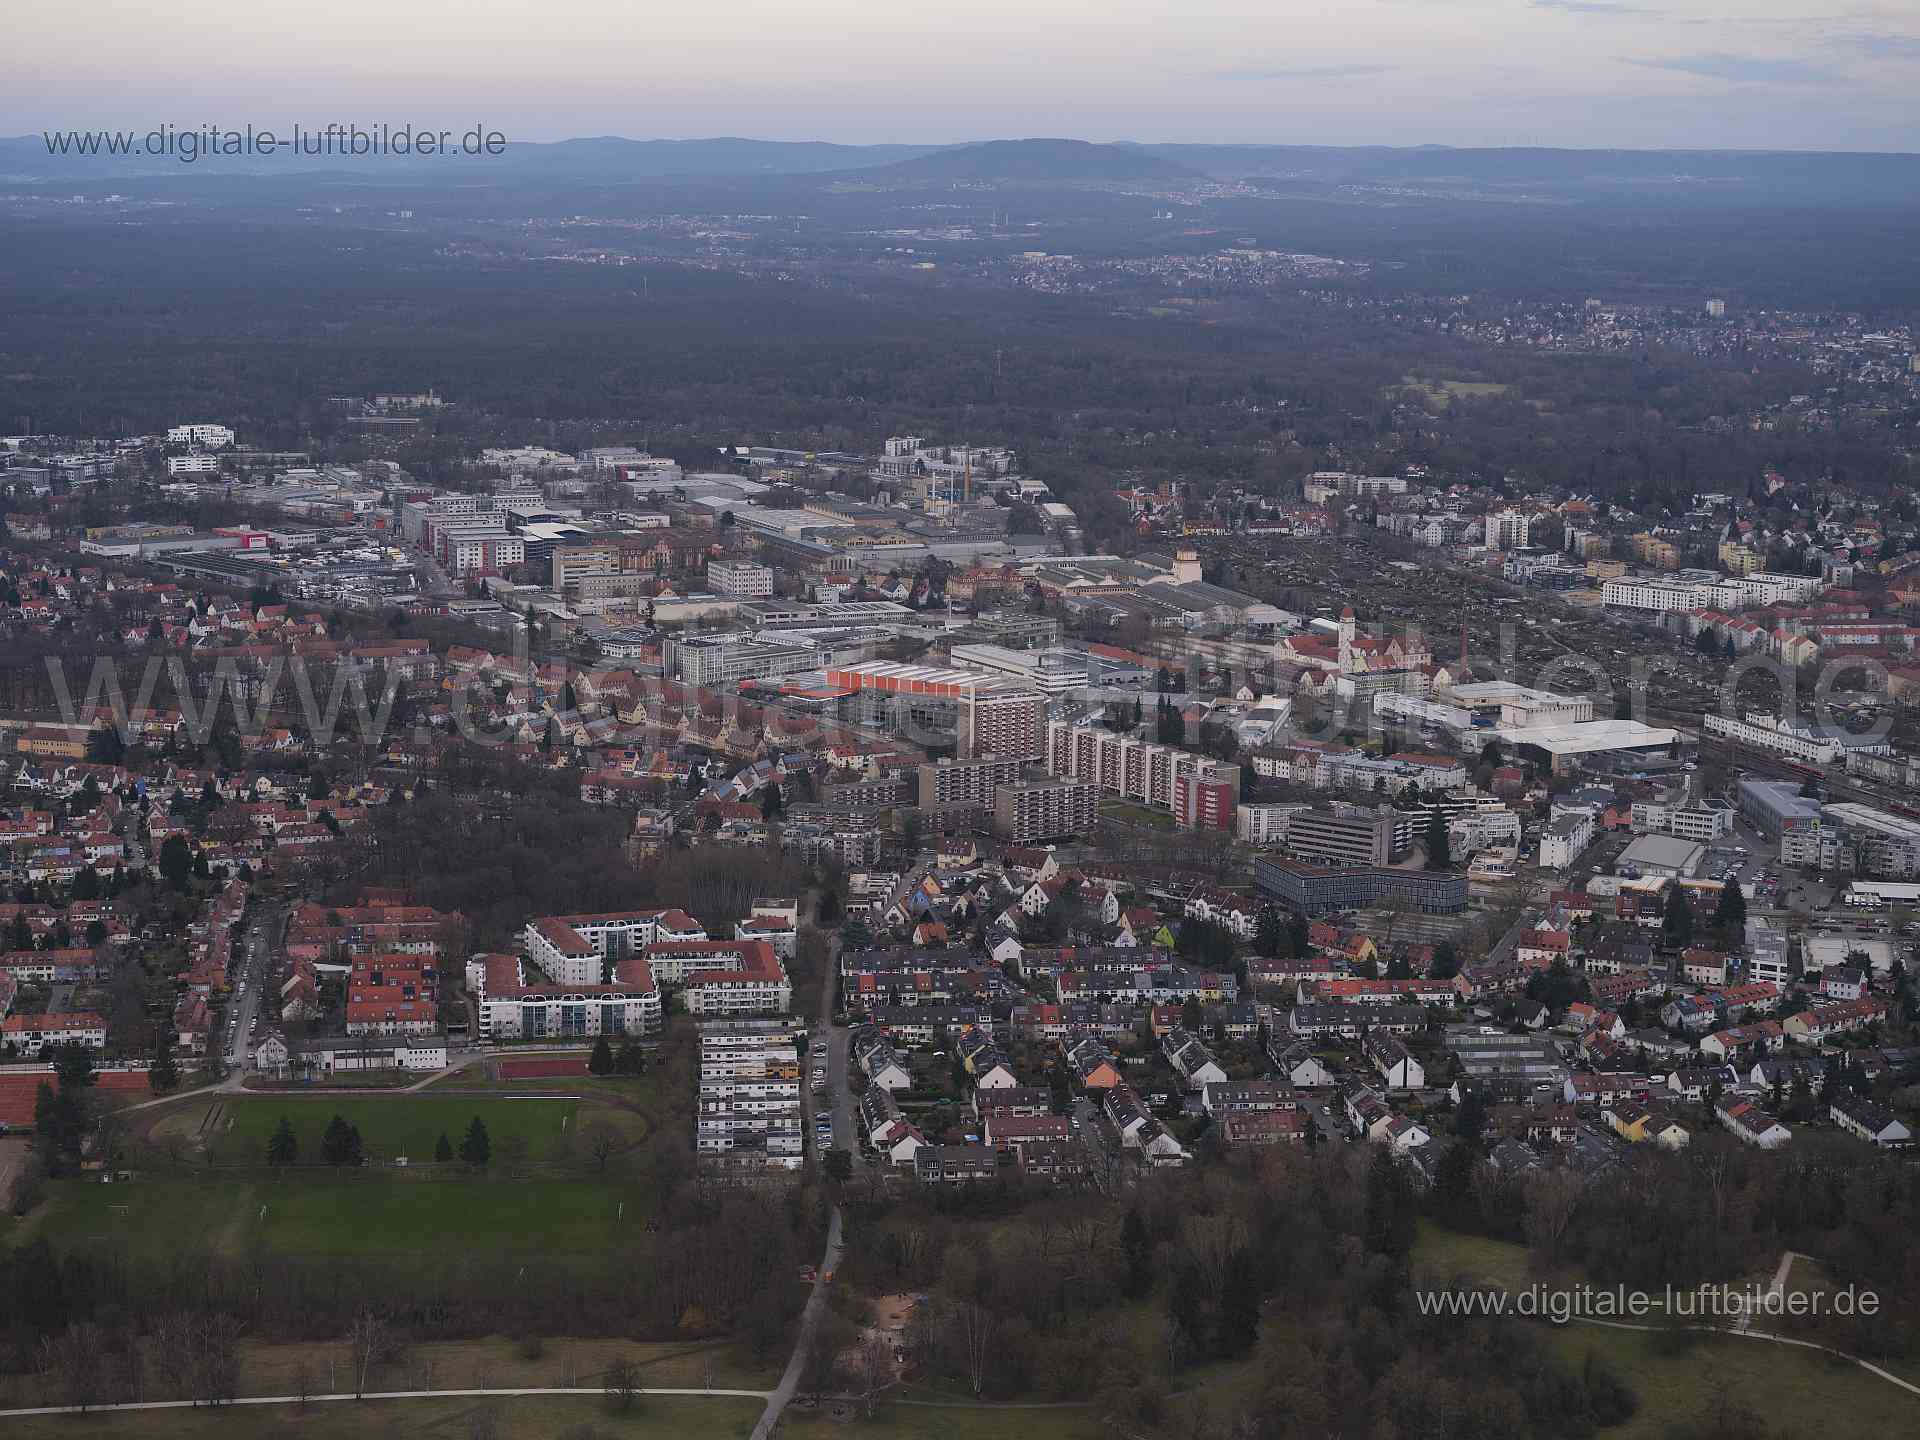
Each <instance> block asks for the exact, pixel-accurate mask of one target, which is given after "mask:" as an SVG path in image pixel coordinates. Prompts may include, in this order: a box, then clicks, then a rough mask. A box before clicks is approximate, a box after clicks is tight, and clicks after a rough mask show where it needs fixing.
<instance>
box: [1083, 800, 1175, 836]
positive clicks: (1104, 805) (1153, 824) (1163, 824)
mask: <svg viewBox="0 0 1920 1440" xmlns="http://www.w3.org/2000/svg"><path fill="white" fill-rule="evenodd" d="M1100 814H1101V815H1102V816H1104V817H1105V818H1106V819H1109V820H1118V821H1120V822H1121V823H1122V824H1124V825H1133V826H1136V827H1138V828H1141V829H1146V830H1171V829H1173V816H1171V815H1168V814H1166V813H1164V812H1162V811H1159V810H1149V809H1148V808H1147V807H1146V806H1144V805H1135V804H1134V803H1132V802H1131V801H1129V800H1103V801H1101V802H1100Z"/></svg>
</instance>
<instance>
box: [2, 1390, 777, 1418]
mask: <svg viewBox="0 0 1920 1440" xmlns="http://www.w3.org/2000/svg"><path fill="white" fill-rule="evenodd" d="M606 1393H607V1391H606V1387H605V1386H601V1385H576V1386H571V1387H563V1386H538V1385H536V1386H527V1387H522V1388H520V1389H512V1390H504V1389H503V1390H369V1391H368V1392H367V1393H366V1394H364V1395H355V1394H353V1393H352V1392H351V1391H348V1392H346V1393H344V1394H339V1395H309V1396H307V1397H306V1398H305V1399H304V1400H303V1399H302V1398H301V1397H300V1396H298V1395H244V1396H241V1397H239V1398H237V1399H233V1400H222V1401H221V1402H220V1403H219V1404H218V1405H208V1404H206V1403H204V1402H202V1401H199V1400H135V1401H128V1402H127V1403H125V1404H119V1405H88V1406H85V1407H84V1408H83V1407H81V1406H78V1405H39V1406H35V1407H34V1408H32V1409H29V1410H0V1420H7V1419H11V1418H13V1417H15V1416H28V1415H112V1414H115V1413H117V1412H119V1411H129V1410H226V1409H231V1408H232V1407H234V1406H238V1405H332V1404H337V1403H339V1402H340V1401H342V1400H484V1399H488V1398H494V1399H512V1398H515V1397H519V1396H526V1395H599V1396H604V1395H605V1394H606ZM768 1393H769V1392H767V1391H765V1390H700V1389H691V1388H690V1389H684V1390H656V1389H640V1390H636V1391H634V1394H636V1395H712V1396H717V1397H721V1398H727V1397H731V1398H733V1399H736V1400H764V1399H766V1398H767V1395H768Z"/></svg>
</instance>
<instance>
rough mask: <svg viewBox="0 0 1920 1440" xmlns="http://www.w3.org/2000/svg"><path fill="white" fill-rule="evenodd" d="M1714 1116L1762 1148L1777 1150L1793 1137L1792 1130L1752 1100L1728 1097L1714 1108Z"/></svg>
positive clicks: (1725, 1126)
mask: <svg viewBox="0 0 1920 1440" xmlns="http://www.w3.org/2000/svg"><path fill="white" fill-rule="evenodd" d="M1714 1116H1715V1118H1716V1119H1718V1120H1719V1122H1720V1124H1721V1125H1722V1126H1723V1127H1724V1128H1726V1129H1727V1130H1729V1131H1731V1132H1732V1133H1733V1134H1734V1135H1736V1136H1738V1137H1739V1138H1740V1139H1741V1140H1744V1141H1745V1142H1746V1143H1747V1144H1749V1145H1757V1146H1759V1147H1760V1148H1761V1149H1762V1150H1777V1149H1778V1148H1779V1147H1780V1146H1782V1145H1785V1144H1786V1143H1787V1142H1788V1141H1789V1140H1791V1139H1793V1132H1792V1131H1791V1130H1789V1129H1787V1127H1786V1126H1785V1125H1782V1124H1781V1123H1780V1121H1779V1120H1777V1119H1776V1118H1774V1117H1773V1116H1772V1115H1770V1114H1768V1113H1767V1112H1766V1111H1765V1110H1762V1109H1761V1108H1760V1107H1759V1106H1758V1105H1755V1104H1754V1103H1753V1102H1752V1101H1750V1100H1736V1099H1733V1098H1732V1097H1728V1098H1727V1099H1724V1100H1722V1101H1721V1102H1720V1103H1719V1105H1717V1106H1716V1107H1715V1108H1714Z"/></svg>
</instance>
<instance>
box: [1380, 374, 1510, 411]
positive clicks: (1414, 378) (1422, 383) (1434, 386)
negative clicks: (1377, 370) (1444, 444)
mask: <svg viewBox="0 0 1920 1440" xmlns="http://www.w3.org/2000/svg"><path fill="white" fill-rule="evenodd" d="M1404 384H1405V388H1406V389H1408V390H1417V391H1419V392H1420V393H1421V394H1422V395H1425V396H1426V397H1427V398H1428V399H1430V400H1433V401H1436V402H1438V403H1439V404H1440V405H1442V406H1445V405H1447V404H1449V403H1450V402H1452V401H1454V400H1456V399H1462V398H1467V399H1484V398H1485V397H1487V396H1489V395H1504V394H1506V393H1507V391H1508V390H1510V389H1512V388H1513V387H1512V386H1510V385H1502V384H1499V383H1497V382H1495V381H1491V380H1429V379H1427V378H1426V377H1425V376H1423V375H1409V376H1407V377H1406V379H1405V381H1404Z"/></svg>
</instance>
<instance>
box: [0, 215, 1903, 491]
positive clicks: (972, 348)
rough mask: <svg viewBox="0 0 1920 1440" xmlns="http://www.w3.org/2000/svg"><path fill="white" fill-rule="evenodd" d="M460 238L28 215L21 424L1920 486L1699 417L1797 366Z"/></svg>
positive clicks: (1232, 307) (1405, 320) (1047, 466)
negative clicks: (511, 247) (1780, 477)
mask: <svg viewBox="0 0 1920 1440" xmlns="http://www.w3.org/2000/svg"><path fill="white" fill-rule="evenodd" d="M444 238H445V237H444V236H438V235H434V234H421V233H417V232H399V231H391V230H381V229H373V228H366V227H361V226H345V225H330V226H324V227H322V226H309V227H305V228H299V229H293V228H288V227H285V226H282V225H277V224H272V223H268V222H256V223H253V224H238V223H235V224H215V223H210V222H207V221H205V220H201V219H193V218H183V219H179V220H168V221H159V220H153V221H148V222H143V223H141V224H139V225H133V226H127V227H108V226H100V225H89V224H84V223H80V222H75V221H59V222H46V223H36V224H31V225H13V226H9V227H8V228H7V229H6V230H4V231H0V257H4V258H0V309H4V311H5V313H6V314H7V315H8V325H7V327H6V331H5V333H4V334H3V335H0V422H3V423H4V424H5V425H7V426H10V427H12V428H14V429H16V430H27V429H33V430H41V431H63V432H68V433H90V432H91V433H101V434H109V435H111V434H121V433H138V432H142V431H149V432H150V431H152V430H154V429H156V428H158V427H160V426H162V425H165V424H167V423H171V422H176V421H177V420H178V419H179V417H180V416H182V415H219V416H220V417H221V418H222V419H223V420H224V421H225V422H226V423H229V424H232V425H234V426H235V427H236V428H237V429H238V430H240V431H241V433H242V434H243V435H245V436H246V437H247V438H248V440H249V441H250V442H251V443H253V444H256V445H259V446H261V447H264V448H286V449H302V450H308V451H312V452H315V453H326V454H329V455H337V456H339V457H341V458H348V459H351V458H353V456H354V455H356V454H367V453H373V452H372V451H371V450H370V449H369V445H370V443H371V444H373V445H375V446H377V447H378V453H380V454H383V455H388V456H391V457H393V458H398V459H400V460H401V461H402V463H403V464H405V465H406V466H407V468H408V469H409V471H410V472H411V473H413V474H414V475H415V476H416V477H417V478H420V479H423V480H446V479H451V478H456V477H457V475H458V473H459V471H460V469H461V463H462V458H463V457H464V456H466V455H470V454H471V453H472V452H473V449H474V448H475V447H477V446H481V445H485V444H490V443H502V442H506V443H515V444H519V443H542V444H564V445H577V444H582V443H605V442H607V441H610V440H613V439H620V440H627V441H638V442H641V443H645V444H647V445H650V446H652V447H654V448H655V449H656V450H659V451H662V452H664V453H673V454H679V455H684V456H688V457H698V456H700V455H711V454H712V453H713V451H712V447H714V446H716V445H720V444H730V443H734V442H737V441H742V440H755V441H762V442H777V443H782V444H788V445H795V446H801V447H805V448H815V449H871V448H873V447H874V446H875V445H876V444H877V442H878V440H879V439H880V438H881V437H883V436H885V435H887V434H890V433H926V434H934V435H950V436H954V437H956V438H957V437H959V436H962V435H965V436H973V437H977V438H980V439H982V440H991V441H994V442H1000V443H1008V444H1012V445H1014V446H1016V447H1018V448H1019V449H1020V450H1021V451H1022V452H1023V454H1024V455H1025V456H1026V458H1027V462H1028V466H1029V468H1030V469H1032V470H1033V471H1035V472H1036V473H1038V474H1040V475H1041V476H1042V478H1045V479H1047V480H1048V481H1049V482H1050V483H1052V484H1054V486H1055V488H1056V489H1057V490H1059V491H1061V492H1064V493H1065V494H1067V495H1069V496H1071V497H1074V498H1076V499H1079V498H1085V497H1087V496H1088V495H1090V494H1094V493H1099V492H1102V491H1104V490H1105V489H1106V488H1107V484H1106V482H1108V481H1110V480H1111V479H1114V478H1117V477H1121V476H1129V475H1137V476H1140V477H1142V478H1146V479H1149V480H1152V479H1158V478H1163V477H1165V478H1181V479H1186V480H1189V481H1193V482H1197V483H1198V484H1200V485H1201V486H1203V487H1211V486H1212V485H1214V484H1218V483H1236V484H1242V485H1245V486H1247V487H1248V488H1250V489H1253V490H1256V491H1267V492H1269V493H1288V491H1289V489H1290V487H1291V486H1292V484H1293V482H1295V481H1296V480H1297V479H1298V476H1299V475H1300V474H1302V473H1304V471H1305V470H1306V469H1309V468H1312V467H1313V466H1314V465H1316V464H1318V463H1322V462H1323V461H1324V460H1327V459H1334V460H1336V461H1337V463H1341V464H1346V465H1350V466H1352V467H1353V468H1378V469H1382V470H1386V469H1399V468H1401V467H1403V466H1406V465H1409V464H1424V465H1427V466H1429V467H1431V468H1432V469H1433V470H1435V471H1436V472H1437V473H1441V474H1448V475H1455V476H1459V477H1461V478H1466V479H1479V480H1483V481H1484V480H1497V479H1499V478H1501V477H1504V476H1508V475H1513V476H1516V477H1520V479H1521V480H1522V481H1524V482H1525V483H1529V484H1541V485H1548V486H1558V487H1564V488H1566V489H1568V490H1572V491H1589V492H1593V493H1597V494H1600V495H1603V496H1612V497H1626V498H1641V497H1666V498H1669V499H1673V500H1680V501H1684V500H1685V498H1686V497H1687V496H1689V495H1691V494H1696V493H1700V492H1702V491H1708V490H1722V491H1731V492H1733V493H1738V494H1745V493H1747V491H1748V490H1749V487H1750V486H1751V484H1752V483H1753V480H1754V477H1755V476H1756V475H1757V474H1758V473H1759V472H1760V471H1761V470H1763V469H1776V470H1779V471H1781V472H1782V473H1785V474H1787V475H1788V476H1789V478H1792V479H1800V480H1814V479H1818V478H1821V477H1826V476H1834V477H1845V480H1846V482H1847V483H1849V484H1852V485H1856V486H1860V487H1862V488H1864V489H1866V490H1869V491H1875V490H1878V491H1884V490H1885V489H1886V488H1888V487H1890V486H1895V485H1898V484H1901V483H1905V482H1910V480H1911V476H1912V471H1911V464H1910V462H1909V461H1908V460H1907V459H1906V458H1905V455H1904V453H1903V451H1902V449H1901V448H1900V446H1899V444H1898V441H1897V434H1898V432H1897V429H1893V428H1888V427H1889V426H1897V425H1898V423H1900V420H1901V417H1898V416H1889V417H1887V420H1886V422H1885V424H1884V425H1882V426H1880V427H1879V428H1874V427H1864V428H1863V427H1854V428H1848V429H1841V430H1838V431H1817V432H1803V431H1800V430H1796V429H1795V428H1793V427H1791V426H1789V427H1783V428H1778V429H1775V430H1772V431H1768V432H1755V431H1752V430H1750V429H1749V428H1747V427H1745V426H1744V425H1714V426H1713V428H1711V429H1709V428H1703V427H1707V426H1708V425H1710V424H1711V423H1712V422H1716V421H1722V420H1725V419H1727V418H1729V417H1737V416H1740V415H1742V414H1745V413H1750V412H1752V411H1755V410H1758V409H1762V408H1764V407H1767V406H1769V405H1777V404H1778V403H1780V402H1781V401H1783V400H1784V399H1785V398H1786V397H1787V396H1789V395H1790V394H1793V393H1796V392H1797V391H1800V390H1804V389H1806V388H1808V387H1810V386H1811V385H1813V383H1814V380H1813V377H1810V376H1808V375H1807V374H1805V373H1803V372H1802V371H1800V370H1798V369H1797V368H1795V367H1793V366H1791V365H1788V364H1785V363H1782V362H1779V361H1769V360H1756V361H1754V362H1753V363H1752V364H1747V365H1733V364H1727V363H1722V362H1711V361H1708V360H1705V359H1699V358H1694V357H1689V356H1685V355H1681V354H1679V353H1661V354H1637V355H1633V354H1616V355H1603V356H1556V355H1545V354H1538V353H1532V352H1529V351H1527V350H1525V349H1498V350H1492V349H1488V348H1487V347H1485V346H1481V345H1476V344H1473V343H1470V342H1468V341H1465V340H1461V339H1458V338H1454V337H1452V336H1449V335H1448V334H1445V333H1442V332H1441V331H1439V330H1437V329H1434V328H1426V322H1424V321H1422V320H1421V318H1420V308H1421V304H1422V303H1423V302H1418V301H1408V302H1407V304H1406V305H1404V306H1401V307H1398V308H1396V309H1394V310H1392V311H1383V310H1379V309H1368V308H1352V307H1347V306H1343V305H1339V304H1328V303H1326V300H1325V297H1324V296H1319V297H1316V296H1308V295H1303V294H1290V293H1280V292H1273V293H1268V294H1266V295H1264V296H1262V297H1260V298H1259V299H1257V300H1248V299H1242V300H1239V301H1235V302H1233V303H1231V304H1229V303H1225V302H1221V303H1217V304H1212V305H1210V306H1203V307H1201V308H1200V309H1198V310H1196V311H1195V312H1194V313H1191V314H1183V315H1155V316H1151V317H1149V316H1146V315H1144V314H1140V313H1135V311H1134V310H1133V309H1131V308H1130V307H1127V306H1120V307H1118V308H1116V306H1115V305H1114V304H1113V303H1112V302H1111V301H1109V300H1106V299H1101V298H1095V297H1090V296H1067V295H1041V294H1030V293H1025V292H1019V291H1004V290H991V289H980V288H962V287H952V288H940V287H928V286H925V285H917V284H914V283H911V282H908V281H905V280H897V279H888V278H886V277H884V276H874V275H847V274H834V273H829V272H819V273H816V274H814V275H812V276H811V277H810V278H806V279H800V278H785V279H783V278H780V277H779V276H778V275H777V274H760V275H746V274H741V273H735V272H729V271H722V270H715V269H701V268H695V267H692V266H680V265H670V264H651V265H632V266H621V267H594V266H580V265H556V264H552V263H545V262H542V261H540V260H538V259H534V258H528V257H524V256H517V255H513V254H507V253H504V252H503V253H501V254H499V255H497V256H495V257H493V258H491V259H487V260H484V261H476V260H475V259H473V258H472V257H471V256H469V255H465V254H454V253H450V251H449V250H448V248H447V247H445V246H444V245H443V244H442V243H441V241H442V240H444ZM1202 298H1204V297H1202ZM1416 374H1420V375H1452V376H1464V377H1470V378H1472V379H1474V380H1475V381H1480V382H1489V383H1490V384H1492V385H1494V386H1505V387H1507V388H1506V390H1505V392H1504V393H1501V394H1485V395H1479V396H1472V397H1467V396H1463V397H1459V398H1457V399H1455V400H1454V401H1453V402H1452V403H1450V404H1448V405H1446V406H1444V407H1440V408H1438V409H1423V408H1422V407H1420V406H1419V405H1417V404H1410V403H1409V402H1408V400H1407V398H1406V396H1405V395H1404V394H1403V392H1402V389H1401V386H1402V382H1403V381H1404V380H1405V378H1406V377H1407V376H1409V375H1416ZM428 387H437V388H438V389H439V390H440V391H441V392H442V393H443V394H446V395H449V396H451V397H453V398H455V399H457V400H458V401H459V402H460V405H459V408H458V409H457V410H455V411H452V412H449V414H448V415H446V416H445V417H444V418H441V419H439V420H437V421H435V422H434V425H433V426H432V427H431V428H430V429H428V430H425V431H423V432H421V433H420V434H418V435H415V436H413V437H409V438H408V439H407V440H405V441H404V442H369V441H368V440H367V439H366V437H365V436H364V433H363V432H355V431H351V430H349V429H348V428H346V426H345V422H344V420H343V417H342V415H341V413H340V411H339V409H338V407H335V406H332V405H330V404H328V399H329V397H332V396H336V395H363V394H368V393H372V392H374V391H376V390H382V389H402V390H412V389H425V388H428ZM1092 503H1094V504H1096V505H1097V502H1092Z"/></svg>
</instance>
